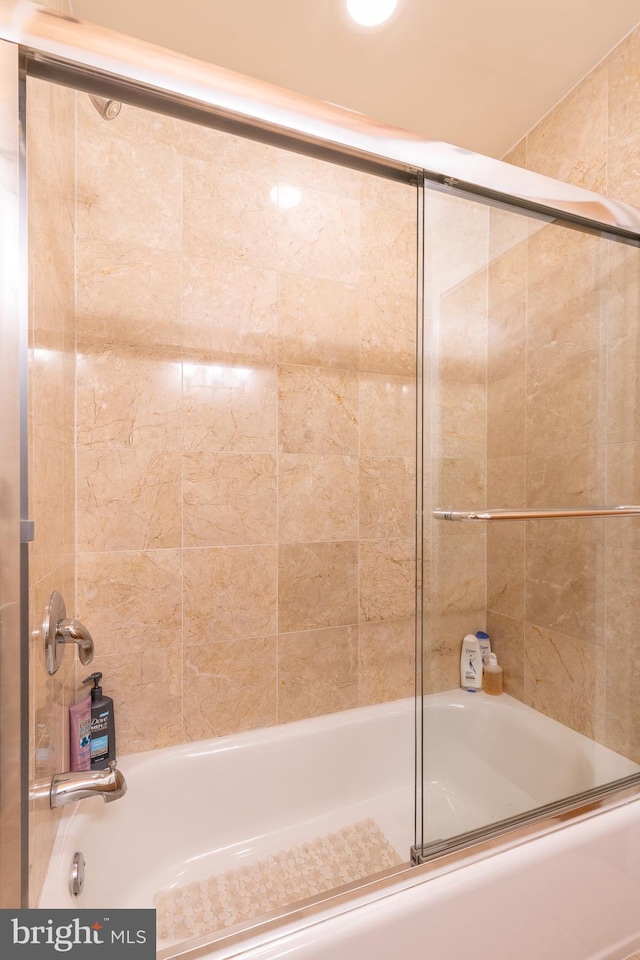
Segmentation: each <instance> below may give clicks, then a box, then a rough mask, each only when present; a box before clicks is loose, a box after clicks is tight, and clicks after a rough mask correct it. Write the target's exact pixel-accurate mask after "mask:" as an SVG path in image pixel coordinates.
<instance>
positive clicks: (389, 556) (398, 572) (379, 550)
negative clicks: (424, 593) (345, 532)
mask: <svg viewBox="0 0 640 960" xmlns="http://www.w3.org/2000/svg"><path fill="white" fill-rule="evenodd" d="M359 581H360V620H361V621H365V620H401V619H403V618H404V617H409V616H411V614H412V612H413V609H414V606H415V544H414V541H413V540H361V541H360V548H359Z"/></svg>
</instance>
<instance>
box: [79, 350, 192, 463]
mask: <svg viewBox="0 0 640 960" xmlns="http://www.w3.org/2000/svg"><path fill="white" fill-rule="evenodd" d="M76 398H77V401H76V402H77V408H76V417H77V432H76V436H77V443H78V445H79V446H82V447H85V446H90V447H101V448H105V447H109V448H110V449H114V448H117V447H125V448H131V447H151V448H153V449H155V450H158V449H166V450H179V449H180V448H181V446H182V364H181V363H180V362H179V358H178V357H176V356H175V355H174V357H173V359H171V358H170V357H167V356H166V354H165V353H159V352H157V351H155V350H153V349H147V350H143V349H141V348H132V347H124V346H118V347H114V346H112V345H97V344H94V345H92V344H91V343H90V342H89V343H79V344H78V356H77V384H76Z"/></svg>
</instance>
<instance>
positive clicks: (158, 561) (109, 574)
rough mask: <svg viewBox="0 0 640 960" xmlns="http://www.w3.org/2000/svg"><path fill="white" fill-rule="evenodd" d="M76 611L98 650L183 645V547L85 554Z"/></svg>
mask: <svg viewBox="0 0 640 960" xmlns="http://www.w3.org/2000/svg"><path fill="white" fill-rule="evenodd" d="M77 611H78V613H77V615H78V617H79V618H80V619H81V620H82V622H83V623H85V624H86V626H87V627H88V628H89V630H90V631H91V634H92V636H93V640H94V643H95V648H96V652H97V653H99V654H100V655H109V654H120V653H130V652H132V651H140V650H157V649H161V648H164V647H175V646H181V644H182V551H181V550H148V551H135V552H134V551H132V552H128V551H118V552H116V553H81V554H80V555H79V556H78V604H77Z"/></svg>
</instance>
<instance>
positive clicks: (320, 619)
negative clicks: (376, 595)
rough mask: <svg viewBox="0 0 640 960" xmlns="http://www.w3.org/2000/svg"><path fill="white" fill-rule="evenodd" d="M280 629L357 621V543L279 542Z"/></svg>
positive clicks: (307, 627) (289, 629) (309, 627)
mask: <svg viewBox="0 0 640 960" xmlns="http://www.w3.org/2000/svg"><path fill="white" fill-rule="evenodd" d="M278 565H279V570H278V629H279V632H280V633H293V632H298V631H300V630H312V629H314V628H318V627H332V626H343V625H346V624H352V623H357V622H358V544H357V542H355V541H350V542H349V541H347V542H325V543H290V544H281V545H280V549H279V556H278Z"/></svg>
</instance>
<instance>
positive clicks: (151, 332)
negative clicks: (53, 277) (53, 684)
mask: <svg viewBox="0 0 640 960" xmlns="http://www.w3.org/2000/svg"><path fill="white" fill-rule="evenodd" d="M296 191H297V192H296ZM292 201H296V202H295V203H292ZM415 208H416V198H415V192H414V190H413V189H412V188H411V187H409V186H407V185H402V184H396V183H392V182H387V181H381V180H378V179H376V178H373V177H371V176H365V175H362V174H360V173H357V172H353V171H348V170H343V169H341V168H339V167H337V166H334V165H331V164H328V163H324V162H320V161H315V160H311V159H305V158H302V157H298V156H296V155H294V154H291V153H288V152H285V151H279V150H276V149H274V148H271V147H268V146H264V145H261V144H259V143H253V142H250V141H243V140H239V139H237V138H234V137H231V136H229V135H227V134H223V133H219V132H215V131H210V130H206V129H204V128H201V127H198V126H195V125H187V124H184V123H180V122H178V121H175V120H173V119H167V118H162V117H160V116H158V115H154V114H152V113H145V112H143V111H141V110H138V109H134V108H132V107H129V106H126V105H125V106H124V107H123V109H122V112H121V114H120V116H119V117H118V118H117V119H116V120H115V121H113V122H111V123H105V122H104V121H103V120H101V118H100V117H99V116H98V114H97V113H96V112H95V111H94V110H93V108H91V107H90V105H89V104H88V103H87V101H86V98H84V97H80V98H79V102H78V231H77V233H78V242H77V334H78V378H77V423H78V430H77V440H78V450H77V454H78V609H79V615H80V616H81V617H82V619H83V620H84V621H85V622H86V623H87V625H88V626H89V627H90V629H91V630H92V632H93V635H94V637H95V640H96V647H97V651H98V653H97V656H96V660H95V662H94V664H92V669H93V668H95V669H97V670H101V671H102V672H103V673H104V688H105V691H106V692H108V693H109V694H111V695H113V697H114V700H115V702H116V708H117V729H118V740H119V751H120V752H127V751H137V750H144V749H149V748H154V747H162V746H165V745H168V744H174V743H180V742H182V741H183V740H194V739H199V738H203V737H211V736H218V735H221V734H227V733H232V732H235V731H240V730H246V729H250V728H253V727H262V726H266V725H269V724H276V723H283V722H287V721H291V720H296V719H298V718H302V717H308V716H313V715H316V714H320V713H326V712H330V711H335V710H341V709H345V708H349V707H355V706H357V705H359V704H369V703H373V702H378V701H382V700H387V699H394V698H398V697H404V696H410V695H411V694H412V693H413V660H414V650H413V645H414V621H413V607H414V586H413V584H414V545H413V534H414V483H415V479H414V478H415V436H414V434H415V391H414V376H415V326H416V319H415V285H416V278H415V250H416V239H415V237H416V225H415V224H416V210H415ZM78 696H80V692H78Z"/></svg>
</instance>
